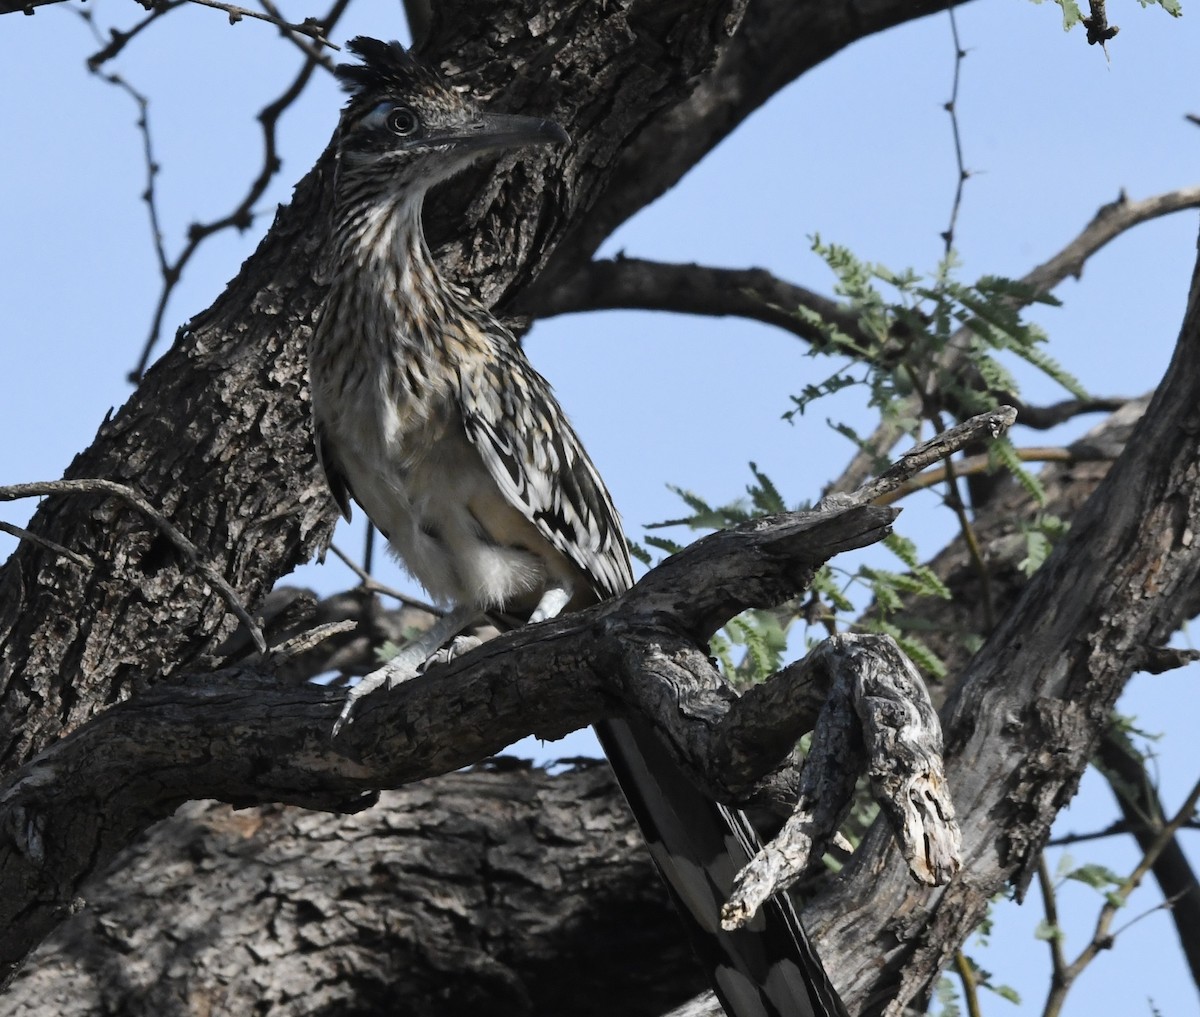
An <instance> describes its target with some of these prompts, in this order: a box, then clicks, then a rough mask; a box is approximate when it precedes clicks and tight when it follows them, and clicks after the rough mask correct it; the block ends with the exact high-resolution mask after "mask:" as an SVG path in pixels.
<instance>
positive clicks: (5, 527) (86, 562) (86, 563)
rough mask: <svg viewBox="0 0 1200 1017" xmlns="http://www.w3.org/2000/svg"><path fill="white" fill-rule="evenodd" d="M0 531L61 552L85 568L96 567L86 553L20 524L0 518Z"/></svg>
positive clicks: (55, 551) (56, 552)
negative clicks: (81, 552)
mask: <svg viewBox="0 0 1200 1017" xmlns="http://www.w3.org/2000/svg"><path fill="white" fill-rule="evenodd" d="M0 532H4V533H7V534H9V535H11V536H13V537H16V538H17V540H27V541H29V543H31V544H39V545H41V546H42V547H44V548H46V550H47V551H53V552H54V553H55V554H61V555H62V556H63V557H65V558H69V559H70V560H71V561H73V562H74V563H75V564H76V565H81V566H83V567H84V568H85V569H91V568H95V567H96V563H95V562H94V561H92V559H91V558H89V557H87V555H83V554H80V553H79V552H78V551H72V550H71V549H70V548H69V547H63V546H62V544H57V543H55V542H54V541H53V540H50V539H49V538H48V537H43V536H42V535H41V534H40V533H31V532H30V531H29V530H26V529H23V528H22V527H20V526H14V525H13V524H12V523H6V522H4V520H2V519H0Z"/></svg>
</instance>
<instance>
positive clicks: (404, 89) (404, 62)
mask: <svg viewBox="0 0 1200 1017" xmlns="http://www.w3.org/2000/svg"><path fill="white" fill-rule="evenodd" d="M347 48H348V49H349V50H350V52H351V53H353V54H354V55H355V56H358V57H360V58H361V59H362V63H358V64H338V66H337V67H336V68H335V73H336V74H337V77H338V80H339V81H340V82H341V83H342V88H344V89H345V90H346V91H347V92H350V93H351V95H352V97H353V98H351V100H350V101H351V103H353V102H354V99H355V98H358V97H360V96H362V97H366V98H369V99H374V97H376V96H378V95H390V94H399V95H412V94H414V93H420V92H426V93H428V92H431V91H433V92H438V93H440V92H444V91H446V84H445V82H443V81H442V79H441V77H440V76H439V75H438V74H437V73H436V72H435V71H434V70H433V69H431V68H429V67H426V66H425V65H424V64H422V63H419V62H418V61H417V60H416V58H415V57H414V56H413V55H412V54H411V53H409V51H408V50H406V49H405V48H404V47H403V46H402V45H400V43H398V42H395V41H392V42H384V41H383V40H381V39H372V38H371V37H370V36H367V35H360V36H358V37H357V38H354V39H351V40H350V42H349V43H347Z"/></svg>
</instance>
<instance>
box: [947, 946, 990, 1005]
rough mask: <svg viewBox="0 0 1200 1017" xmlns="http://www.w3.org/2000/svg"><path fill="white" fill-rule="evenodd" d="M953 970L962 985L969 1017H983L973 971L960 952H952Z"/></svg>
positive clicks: (964, 955) (967, 959) (969, 962)
mask: <svg viewBox="0 0 1200 1017" xmlns="http://www.w3.org/2000/svg"><path fill="white" fill-rule="evenodd" d="M954 970H955V971H956V972H957V973H958V980H959V982H961V983H962V994H963V1002H964V1003H966V1005H967V1013H968V1014H970V1017H983V1010H982V1009H981V1008H980V1006H979V983H978V982H977V981H976V980H975V969H974V968H973V967H972V966H971V961H970V958H968V957H967V955H966V954H965V953H963V952H962V950H955V951H954Z"/></svg>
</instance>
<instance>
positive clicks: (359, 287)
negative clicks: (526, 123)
mask: <svg viewBox="0 0 1200 1017" xmlns="http://www.w3.org/2000/svg"><path fill="white" fill-rule="evenodd" d="M423 197H424V196H423V194H415V195H386V196H376V197H373V198H372V199H371V200H363V201H360V202H358V203H356V204H353V205H349V206H347V205H343V206H342V207H339V208H338V209H337V210H336V212H335V220H336V221H337V222H338V224H339V225H338V227H337V229H336V230H335V231H334V233H333V235H332V236H331V238H330V243H329V247H328V248H327V255H326V262H325V277H326V279H327V280H328V281H329V283H330V292H329V296H328V297H327V298H326V304H327V309H331V310H332V309H333V305H341V309H342V310H343V311H344V310H345V309H346V308H349V307H353V308H356V309H357V310H356V311H355V315H356V318H357V320H359V321H365V322H369V323H370V325H371V327H370V328H367V329H361V330H359V333H358V335H357V336H355V337H347V336H341V337H340V338H339V342H347V341H352V342H357V343H361V344H369V345H371V346H372V347H380V346H389V347H393V348H395V347H396V346H407V347H416V346H420V347H429V346H430V345H431V344H439V343H440V341H441V336H442V333H443V332H444V330H445V328H446V326H447V324H453V323H454V322H456V321H457V319H459V318H462V317H464V316H465V315H469V313H470V312H469V310H468V308H467V306H466V304H467V303H469V302H470V301H469V298H468V297H467V296H466V294H465V293H463V292H462V291H460V290H459V289H458V288H457V287H455V286H453V285H452V284H451V283H450V282H449V281H448V280H446V279H445V277H444V276H443V275H442V274H441V272H440V271H439V270H438V267H437V263H436V262H435V261H434V260H433V256H432V255H431V254H430V253H429V247H428V245H427V244H426V243H425V234H424V231H423V229H422V227H421V205H422V201H423ZM328 317H329V318H333V317H338V318H340V317H342V315H341V314H335V315H329V316H328ZM328 325H330V326H331V325H333V321H332V320H330V321H329V322H328ZM326 330H327V329H326V328H321V327H320V326H318V333H321V332H325V331H326ZM314 338H315V339H316V341H317V342H318V343H320V342H321V341H322V340H321V337H320V336H319V335H318V336H315V337H314ZM371 352H375V353H376V354H379V353H382V352H383V351H382V349H375V350H373V351H371Z"/></svg>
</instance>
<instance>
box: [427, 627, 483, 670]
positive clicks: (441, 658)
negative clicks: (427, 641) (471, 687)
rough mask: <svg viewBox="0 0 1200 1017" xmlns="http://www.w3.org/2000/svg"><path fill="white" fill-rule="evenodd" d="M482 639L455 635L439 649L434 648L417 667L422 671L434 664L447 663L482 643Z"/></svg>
mask: <svg viewBox="0 0 1200 1017" xmlns="http://www.w3.org/2000/svg"><path fill="white" fill-rule="evenodd" d="M482 643H483V640H482V639H480V638H479V637H478V636H468V635H461V636H455V637H454V638H453V639H451V640H450V642H449V643H447V644H446V645H445V646H443V647H442V648H441V649H440V650H435V651H434V652H433V653H431V654H430V655H429V656H428V657H427V658H426V660H425V663H424V664H422V665H421V666H420V668H419V670H420V671H422V672H424V671H425V670H426V669H428V668H430V667H433V665H434V664H449V663H450V661H452V660H453V659H454V658H455V657H461V656H462V655H463V654H464V653H467V652H468V651H469V650H473V649H475V647H477V646H480V645H482Z"/></svg>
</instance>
